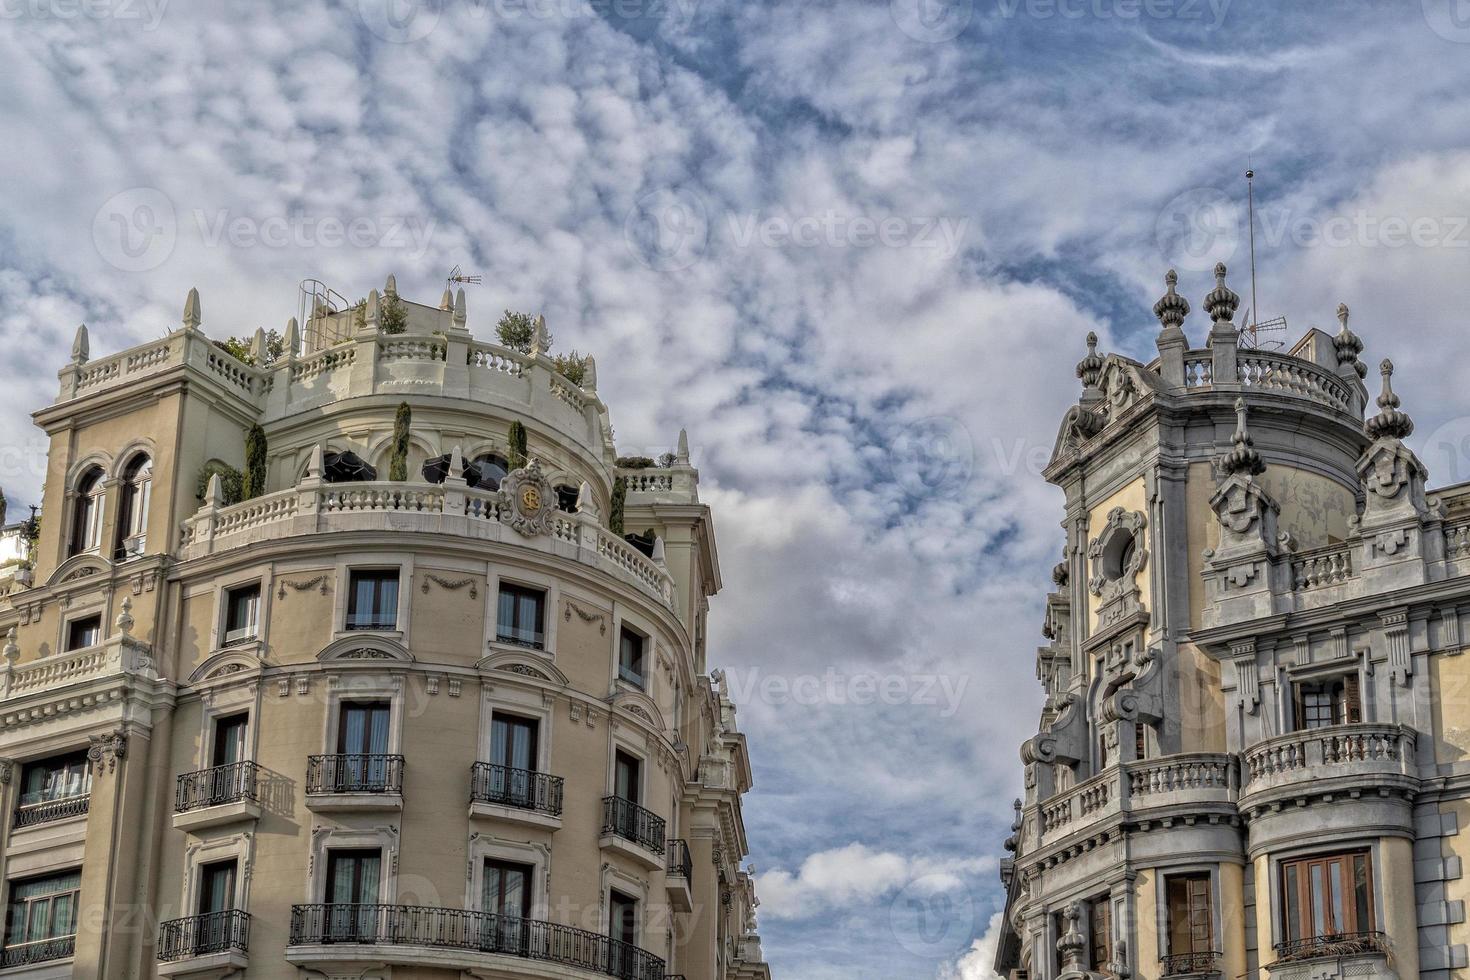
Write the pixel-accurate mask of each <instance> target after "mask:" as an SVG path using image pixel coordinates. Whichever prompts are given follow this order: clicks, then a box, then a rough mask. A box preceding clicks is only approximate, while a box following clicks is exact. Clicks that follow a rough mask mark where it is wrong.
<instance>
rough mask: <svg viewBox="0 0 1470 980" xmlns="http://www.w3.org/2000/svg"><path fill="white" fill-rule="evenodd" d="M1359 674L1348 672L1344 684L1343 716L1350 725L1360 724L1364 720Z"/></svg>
mask: <svg viewBox="0 0 1470 980" xmlns="http://www.w3.org/2000/svg"><path fill="white" fill-rule="evenodd" d="M1358 684H1359V681H1358V675H1357V674H1356V673H1352V674H1348V675H1347V680H1346V682H1345V683H1344V684H1343V702H1344V704H1343V707H1344V711H1343V718H1344V719H1345V720H1346V721H1347V723H1348V724H1349V725H1356V724H1359V723H1360V722H1361V721H1362V720H1363V701H1362V698H1361V696H1360V695H1359V693H1358Z"/></svg>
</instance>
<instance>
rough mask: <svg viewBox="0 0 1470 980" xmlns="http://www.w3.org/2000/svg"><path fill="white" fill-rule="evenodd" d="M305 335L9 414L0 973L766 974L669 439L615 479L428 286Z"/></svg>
mask: <svg viewBox="0 0 1470 980" xmlns="http://www.w3.org/2000/svg"><path fill="white" fill-rule="evenodd" d="M302 309H303V311H304V314H303V320H304V323H302V324H301V325H299V326H298V321H297V320H295V319H293V320H292V321H291V322H290V324H289V325H288V326H287V328H286V331H285V335H284V343H283V344H282V345H281V349H280V351H279V352H273V351H272V350H270V348H271V347H272V345H271V344H270V343H269V341H268V339H267V337H266V336H265V335H264V334H262V333H259V332H257V334H256V337H255V342H254V344H253V347H252V349H251V350H250V352H249V354H248V355H247V354H245V353H244V352H243V351H240V352H239V353H240V354H241V356H238V357H237V356H234V355H233V354H232V353H231V352H230V351H229V350H227V349H225V348H224V347H222V346H221V345H219V344H217V343H215V342H213V341H211V340H210V339H209V338H208V337H206V335H205V333H204V332H203V330H202V329H201V323H202V317H201V312H200V302H199V296H198V294H197V293H196V292H193V291H191V292H190V294H189V298H188V301H187V303H186V305H185V308H184V316H183V323H182V326H181V327H179V328H178V329H175V330H173V331H171V332H169V333H168V334H167V335H166V336H165V337H164V338H163V339H161V340H158V341H156V342H153V343H148V344H145V345H142V346H139V347H135V348H133V349H131V350H127V351H124V352H122V353H120V354H116V355H113V356H110V357H106V358H103V359H92V358H91V357H90V356H89V350H88V338H87V332H86V328H82V330H80V331H79V332H78V335H77V341H76V344H75V347H74V350H73V356H72V360H71V363H70V364H68V365H67V366H66V367H65V368H63V369H62V371H61V373H60V379H61V390H60V395H59V397H58V398H57V399H56V401H55V403H54V404H52V405H50V406H48V407H46V408H44V409H42V410H41V411H39V412H37V413H36V414H35V420H36V422H37V424H38V425H39V426H40V427H41V428H43V429H44V430H45V432H46V433H47V434H48V435H49V437H50V455H49V468H48V477H47V480H46V489H45V497H44V507H43V515H44V516H43V519H42V521H41V525H40V533H39V538H38V539H37V540H36V542H35V545H34V548H33V552H32V562H31V564H32V566H33V567H29V568H22V569H20V570H19V571H16V570H15V569H14V568H13V567H12V570H11V577H10V578H9V579H8V580H6V581H5V582H4V583H3V584H0V638H3V645H4V655H3V659H0V758H3V761H0V812H3V814H4V819H3V822H0V880H3V887H4V901H5V903H6V916H5V934H4V945H3V950H0V978H4V977H10V976H12V975H13V976H16V977H25V978H28V980H29V978H49V977H88V978H122V977H154V976H170V977H211V978H224V977H252V978H253V977H283V978H284V977H355V978H389V977H392V978H403V977H415V978H417V977H423V978H430V977H444V978H460V977H464V978H468V977H480V978H515V977H541V978H548V977H558V978H561V977H571V978H577V977H585V978H595V977H607V976H611V977H617V978H625V980H668V978H672V977H675V976H678V977H684V978H688V980H768V977H769V971H768V970H767V967H766V966H765V964H764V963H763V962H762V957H761V949H760V941H759V937H758V936H757V935H756V933H755V920H754V910H755V906H756V900H755V896H754V892H753V888H752V882H751V878H750V875H749V874H748V872H747V871H746V870H744V869H743V868H742V867H741V861H742V859H743V858H744V856H745V854H746V852H747V847H746V839H745V832H744V827H743V823H742V817H741V798H742V795H743V794H744V793H745V792H746V791H747V790H748V789H749V788H750V785H751V772H750V763H749V759H748V756H747V753H746V748H745V741H744V737H743V736H742V735H741V734H740V732H739V730H738V729H737V727H736V724H735V707H734V705H733V704H732V703H731V701H730V698H729V697H728V694H727V691H726V689H725V686H724V684H723V681H722V679H721V678H720V675H719V673H718V671H716V672H714V673H713V675H712V674H711V673H710V672H708V671H707V668H706V619H707V611H708V608H709V600H710V598H711V597H712V596H713V595H715V594H716V592H717V591H718V590H719V588H720V570H719V562H718V558H717V552H716V548H715V537H714V528H713V524H712V521H711V516H710V513H709V509H708V508H707V507H706V506H705V505H704V504H702V503H700V501H699V494H698V486H699V474H698V472H697V471H696V470H695V469H694V468H692V467H691V466H690V461H689V454H688V449H687V440H686V439H685V438H684V436H683V434H682V433H681V435H680V438H679V441H678V451H677V452H674V453H669V454H668V455H667V456H666V457H665V458H664V459H663V460H662V462H659V463H655V462H654V461H652V460H646V459H632V460H619V459H618V458H617V456H616V453H615V451H614V446H613V439H612V428H611V425H610V423H609V420H608V414H607V409H606V407H605V406H604V405H603V403H602V401H601V400H600V399H599V397H598V394H597V381H596V365H595V364H594V363H593V362H592V360H591V358H588V359H587V360H586V361H585V362H571V363H569V362H567V361H564V360H554V359H552V358H550V357H548V356H547V353H546V347H547V340H546V337H547V335H546V331H545V326H544V322H542V321H540V319H539V318H538V319H537V320H536V321H535V326H534V333H533V338H532V342H531V344H530V350H529V352H522V351H519V350H514V349H509V348H506V347H502V346H497V345H495V344H490V343H485V342H483V341H479V340H476V339H474V338H473V337H472V336H471V334H470V331H469V329H468V323H467V317H466V310H465V298H464V293H463V291H460V292H459V293H458V295H457V296H451V295H450V293H449V292H448V291H446V292H445V294H444V299H443V302H442V303H441V304H440V305H439V306H438V307H437V308H436V307H433V306H426V305H420V304H417V303H413V302H409V301H407V300H403V299H400V298H399V297H398V295H397V289H396V286H395V284H394V282H393V280H392V278H391V277H390V278H389V280H388V283H387V285H386V287H385V289H384V291H383V293H382V294H381V295H379V293H378V292H377V291H374V292H373V293H372V294H370V296H369V297H368V298H367V299H366V300H365V301H364V302H363V303H361V304H354V305H350V306H349V305H344V304H341V303H337V304H333V303H331V302H330V298H329V297H328V296H327V294H324V293H322V292H321V291H316V292H315V293H313V294H312V295H311V296H310V297H309V301H308V302H305V303H303V307H302ZM237 349H238V348H237ZM273 353H276V354H277V356H272V354H273ZM573 378H575V379H576V380H573Z"/></svg>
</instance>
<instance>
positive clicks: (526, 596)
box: [495, 584, 546, 650]
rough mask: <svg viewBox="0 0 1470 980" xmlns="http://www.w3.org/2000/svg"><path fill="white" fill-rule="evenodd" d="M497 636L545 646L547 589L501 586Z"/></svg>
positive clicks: (519, 642) (517, 641)
mask: <svg viewBox="0 0 1470 980" xmlns="http://www.w3.org/2000/svg"><path fill="white" fill-rule="evenodd" d="M495 623H496V627H495V637H496V639H498V640H500V641H501V642H502V643H515V644H519V645H520V646H523V647H533V648H535V649H537V650H542V649H545V646H546V634H545V629H546V593H545V592H542V591H540V590H539V589H528V588H525V587H524V586H520V585H505V584H502V585H501V586H500V608H499V613H498V615H497V616H496V620H495Z"/></svg>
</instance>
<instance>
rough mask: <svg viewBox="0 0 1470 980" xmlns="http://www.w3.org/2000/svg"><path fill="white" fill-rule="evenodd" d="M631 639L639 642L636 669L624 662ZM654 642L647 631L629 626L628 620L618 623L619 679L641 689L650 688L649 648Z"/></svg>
mask: <svg viewBox="0 0 1470 980" xmlns="http://www.w3.org/2000/svg"><path fill="white" fill-rule="evenodd" d="M630 639H631V640H634V641H636V643H637V658H636V669H635V667H634V666H630V665H629V664H626V663H624V658H623V652H624V650H625V648H626V645H627V642H628V640H630ZM652 642H653V641H652V639H651V638H650V637H649V636H648V635H647V634H646V633H643V632H641V631H639V630H636V629H634V628H633V627H632V626H629V625H628V623H627V621H626V620H624V621H622V622H620V623H619V624H618V659H617V677H618V680H620V681H624V682H626V683H628V684H632V685H633V686H634V687H636V688H637V689H638V690H640V691H646V690H648V648H649V645H650V644H651V643H652Z"/></svg>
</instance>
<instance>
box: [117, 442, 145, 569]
mask: <svg viewBox="0 0 1470 980" xmlns="http://www.w3.org/2000/svg"><path fill="white" fill-rule="evenodd" d="M152 491H153V460H152V459H151V458H150V457H149V456H148V455H147V454H146V453H139V454H138V455H137V456H134V457H133V459H132V461H131V462H129V463H128V466H127V469H125V470H123V483H122V501H121V506H120V507H119V508H118V512H117V518H118V520H117V555H116V558H117V560H118V561H123V560H125V559H127V558H129V557H131V556H133V555H141V554H142V553H143V551H144V549H145V548H147V546H148V499H149V497H150V496H151V495H152Z"/></svg>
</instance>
